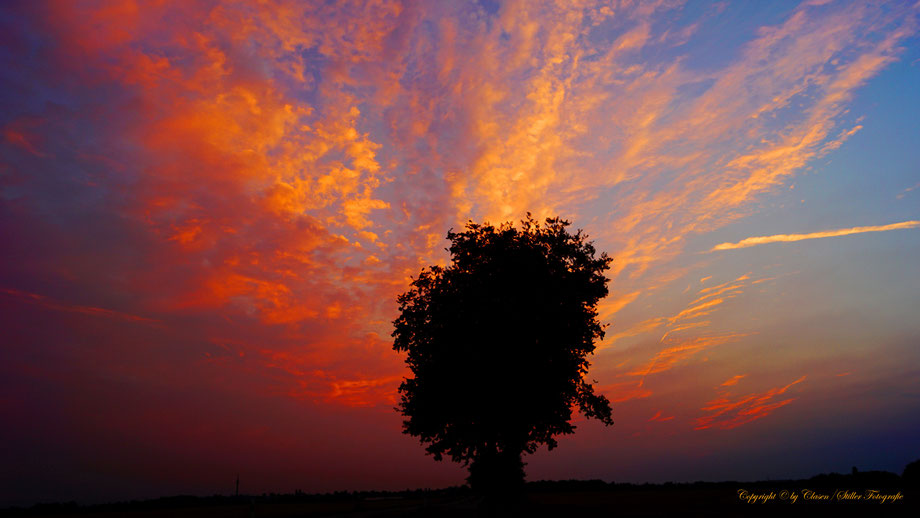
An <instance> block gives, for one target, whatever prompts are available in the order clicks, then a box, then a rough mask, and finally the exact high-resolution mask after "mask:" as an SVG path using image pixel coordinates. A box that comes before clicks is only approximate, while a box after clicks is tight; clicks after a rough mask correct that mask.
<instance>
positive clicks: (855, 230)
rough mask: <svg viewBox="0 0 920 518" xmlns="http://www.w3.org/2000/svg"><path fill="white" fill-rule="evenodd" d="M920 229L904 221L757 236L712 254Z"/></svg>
mask: <svg viewBox="0 0 920 518" xmlns="http://www.w3.org/2000/svg"><path fill="white" fill-rule="evenodd" d="M917 227H920V221H902V222H901V223H892V224H890V225H877V226H869V227H852V228H841V229H838V230H825V231H822V232H811V233H809V234H776V235H772V236H757V237H749V238H746V239H742V240H741V241H738V242H737V243H721V244H718V245H716V246H714V247H713V248H712V250H710V252H715V251H717V250H734V249H736V248H748V247H752V246H757V245H765V244H769V243H791V242H795V241H804V240H807V239H823V238H826V237H838V236H849V235H852V234H862V233H865V232H887V231H889V230H903V229H908V228H917Z"/></svg>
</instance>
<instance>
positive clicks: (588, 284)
mask: <svg viewBox="0 0 920 518" xmlns="http://www.w3.org/2000/svg"><path fill="white" fill-rule="evenodd" d="M568 225H569V222H568V221H563V220H561V219H559V218H552V219H547V220H546V222H545V224H543V225H541V224H540V223H539V222H537V221H535V220H534V219H533V218H532V217H531V215H530V214H528V215H527V218H526V219H524V220H523V221H521V228H520V229H517V228H515V227H514V226H513V225H512V224H511V223H504V224H502V225H501V226H499V227H494V226H492V225H489V224H483V225H479V224H475V223H473V222H470V223H468V224H467V227H466V231H464V232H453V231H452V230H451V231H449V232H448V233H447V239H449V240H450V242H451V246H450V248H449V252H450V254H451V264H450V266H448V267H446V268H444V267H439V266H431V267H430V268H427V269H424V270H422V272H421V274H420V275H419V277H418V278H417V279H415V281H414V282H412V289H411V290H409V291H408V292H407V293H405V294H403V295H401V296H400V297H399V309H400V313H401V314H400V316H399V318H398V319H397V320H396V321H395V322H394V326H395V330H394V331H393V337H394V338H395V342H394V344H393V348H394V349H396V350H397V351H401V352H407V353H408V357H407V358H406V362H407V364H408V365H409V367H410V369H411V370H412V373H413V374H414V375H415V377H414V378H409V379H406V380H405V381H404V382H403V383H402V385H401V386H400V388H399V390H400V393H401V401H400V404H399V410H400V411H401V412H402V413H403V415H404V416H406V417H407V418H408V419H406V420H405V421H404V430H403V431H404V432H405V433H407V434H410V435H413V436H416V437H419V439H420V440H421V442H422V443H423V444H426V445H427V446H426V450H427V452H428V453H429V454H431V455H432V456H434V458H435V459H436V460H442V458H443V457H444V456H445V455H446V456H449V457H450V458H451V459H452V460H454V461H456V462H460V463H463V464H464V465H466V466H467V467H468V468H469V473H470V475H469V478H468V481H469V482H470V485H471V486H472V487H473V488H475V489H479V490H485V491H486V492H491V493H497V492H501V493H502V494H507V493H509V492H513V490H514V489H516V488H517V489H519V488H520V486H521V485H522V484H523V481H524V463H523V462H522V460H521V456H522V454H523V453H533V452H534V451H536V450H537V448H538V447H539V446H540V445H542V444H545V445H547V446H548V447H549V449H553V448H554V447H555V446H556V440H555V439H554V437H555V436H558V435H561V434H571V433H573V432H574V430H575V426H573V425H572V424H571V422H570V421H571V418H572V409H573V406H576V405H577V406H578V407H579V408H580V409H581V411H582V413H583V414H584V415H586V416H587V417H591V418H596V419H599V420H600V421H602V422H603V423H605V424H607V425H611V424H613V421H612V419H611V409H610V403H609V401H608V400H607V398H605V397H604V396H602V395H597V394H595V393H594V389H593V387H592V386H591V384H589V383H586V382H585V381H584V379H583V378H584V375H585V374H586V373H587V371H588V367H589V363H588V361H587V360H586V356H587V355H588V354H591V353H592V352H593V351H594V342H595V340H598V339H601V338H603V336H604V330H603V327H602V326H601V325H600V323H598V321H597V311H596V307H597V302H598V301H599V300H601V299H602V298H604V297H605V296H606V295H607V282H608V279H607V278H606V277H604V271H605V270H607V269H608V268H609V267H610V262H611V259H610V258H609V257H608V256H607V255H606V254H605V253H602V254H600V257H596V256H595V249H594V247H593V245H592V244H591V243H590V242H589V241H587V236H585V235H584V234H583V233H582V231H581V230H579V231H577V232H575V233H569V232H568V231H567V229H566V227H567V226H568Z"/></svg>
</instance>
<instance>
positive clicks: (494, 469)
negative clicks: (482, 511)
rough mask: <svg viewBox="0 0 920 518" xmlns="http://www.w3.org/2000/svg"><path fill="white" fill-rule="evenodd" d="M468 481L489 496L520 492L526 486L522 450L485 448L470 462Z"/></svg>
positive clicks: (478, 490) (472, 486)
mask: <svg viewBox="0 0 920 518" xmlns="http://www.w3.org/2000/svg"><path fill="white" fill-rule="evenodd" d="M467 481H468V482H469V484H470V487H471V488H473V489H474V490H475V491H477V492H480V493H483V494H486V495H489V496H496V495H511V494H516V493H519V492H520V491H521V490H522V489H523V487H524V462H523V461H522V460H521V452H520V451H513V450H510V451H509V450H505V451H499V450H497V449H493V448H486V449H484V450H483V451H482V453H480V455H479V456H478V457H476V459H474V460H473V462H472V463H471V464H470V476H469V478H467Z"/></svg>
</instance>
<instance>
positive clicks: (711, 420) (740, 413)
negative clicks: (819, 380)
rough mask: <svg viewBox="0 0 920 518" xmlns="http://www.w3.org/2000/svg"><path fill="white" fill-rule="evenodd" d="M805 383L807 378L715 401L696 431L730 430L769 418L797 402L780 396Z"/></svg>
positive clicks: (699, 419) (707, 407)
mask: <svg viewBox="0 0 920 518" xmlns="http://www.w3.org/2000/svg"><path fill="white" fill-rule="evenodd" d="M803 381H805V376H802V377H801V378H799V379H797V380H795V381H793V382H792V383H789V384H788V385H785V386H782V387H777V388H772V389H769V390H767V391H764V392H759V393H755V394H750V395H747V396H743V397H740V398H737V399H732V398H730V397H728V396H725V397H720V398H717V399H714V400H712V401H710V402H708V403H706V405H705V406H703V408H702V410H703V411H706V412H709V414H707V415H704V416H702V417H699V418H697V420H696V429H697V430H705V429H707V428H719V429H722V430H730V429H732V428H737V427H739V426H741V425H744V424H747V423H750V422H751V421H755V420H757V419H762V418H764V417H767V416H768V415H770V414H772V413H773V412H774V411H776V410H777V409H778V408H782V407H784V406H786V405H788V404H790V403H792V402H793V401H795V398H786V399H780V398H779V396H782V395H783V394H785V393H786V392H787V391H788V390H789V389H790V388H792V387H793V386H795V385H797V384H799V383H801V382H803Z"/></svg>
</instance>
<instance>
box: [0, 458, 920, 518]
mask: <svg viewBox="0 0 920 518" xmlns="http://www.w3.org/2000/svg"><path fill="white" fill-rule="evenodd" d="M917 462H920V460H918V461H913V462H910V463H908V464H907V465H910V464H914V463H917ZM905 470H906V466H905ZM905 472H906V471H905ZM903 473H904V472H902V474H897V473H894V472H891V471H883V470H870V471H859V470H858V469H857V468H856V467H855V466H854V467H853V468H852V472H851V473H837V472H829V473H819V474H817V475H813V476H811V477H808V478H801V479H765V480H756V481H739V480H723V481H705V480H696V481H693V482H674V481H668V482H658V483H652V482H616V481H610V482H605V481H604V480H602V479H559V480H545V479H541V480H534V481H526V482H525V488H524V491H525V492H528V493H549V492H568V491H576V490H577V491H614V490H617V489H643V490H656V489H657V490H670V489H675V490H677V489H684V488H687V487H694V488H700V487H708V488H714V487H728V486H735V487H737V486H738V485H740V484H745V485H746V487H750V488H758V487H760V488H763V487H775V488H788V487H791V486H793V485H795V484H799V483H802V482H809V483H811V484H812V485H813V486H814V487H815V488H822V487H825V486H840V484H841V483H842V482H848V481H849V482H863V483H873V484H875V486H874V487H879V488H885V487H888V488H890V487H906V486H907V485H908V484H911V485H916V484H917V481H916V480H910V481H908V480H905V479H904V477H903V476H902V475H903ZM472 492H473V491H472V489H471V488H470V486H469V484H463V485H456V486H447V487H443V488H416V489H410V488H406V489H404V490H396V491H390V490H338V491H327V492H323V493H305V492H303V491H301V490H299V489H298V490H295V491H294V492H293V493H262V494H237V495H234V494H232V493H231V494H227V495H225V494H222V493H218V494H213V495H209V496H200V495H188V494H179V495H171V496H161V497H157V498H149V499H144V500H137V499H132V500H121V501H115V502H107V503H96V504H80V503H77V502H76V501H65V502H37V503H34V504H32V505H31V506H28V507H22V506H8V507H4V508H0V515H2V516H28V515H31V514H35V513H47V512H56V513H84V512H88V511H118V510H128V509H131V510H141V509H175V508H181V507H206V506H208V505H215V504H234V503H244V504H251V503H281V502H311V501H313V502H341V501H354V500H375V499H399V498H407V497H412V496H453V495H463V494H467V493H472Z"/></svg>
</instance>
